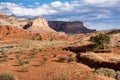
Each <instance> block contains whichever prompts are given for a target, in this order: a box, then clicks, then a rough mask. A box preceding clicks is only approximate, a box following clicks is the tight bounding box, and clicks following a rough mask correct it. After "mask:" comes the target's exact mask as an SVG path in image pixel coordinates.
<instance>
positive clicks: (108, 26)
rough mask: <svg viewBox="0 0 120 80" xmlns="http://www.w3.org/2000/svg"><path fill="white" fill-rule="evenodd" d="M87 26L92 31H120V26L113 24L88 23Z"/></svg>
mask: <svg viewBox="0 0 120 80" xmlns="http://www.w3.org/2000/svg"><path fill="white" fill-rule="evenodd" d="M85 26H86V27H87V28H90V29H96V30H110V29H120V24H113V23H101V22H100V23H94V22H87V23H85Z"/></svg>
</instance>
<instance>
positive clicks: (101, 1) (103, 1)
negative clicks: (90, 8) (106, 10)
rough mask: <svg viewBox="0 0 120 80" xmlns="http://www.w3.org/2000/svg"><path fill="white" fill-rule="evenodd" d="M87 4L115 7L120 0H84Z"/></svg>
mask: <svg viewBox="0 0 120 80" xmlns="http://www.w3.org/2000/svg"><path fill="white" fill-rule="evenodd" d="M83 2H84V3H85V4H87V5H88V4H89V5H96V7H115V6H116V5H119V2H120V0H83Z"/></svg>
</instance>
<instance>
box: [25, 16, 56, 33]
mask: <svg viewBox="0 0 120 80" xmlns="http://www.w3.org/2000/svg"><path fill="white" fill-rule="evenodd" d="M24 29H26V30H28V31H30V32H35V33H55V32H56V31H55V30H53V29H51V28H50V27H49V26H48V22H47V20H46V19H44V18H36V19H35V20H33V21H29V23H28V24H27V25H25V27H24Z"/></svg>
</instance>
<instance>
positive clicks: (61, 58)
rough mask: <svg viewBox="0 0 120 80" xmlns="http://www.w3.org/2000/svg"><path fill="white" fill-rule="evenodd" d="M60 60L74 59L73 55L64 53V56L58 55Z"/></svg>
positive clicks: (68, 60) (69, 60)
mask: <svg viewBox="0 0 120 80" xmlns="http://www.w3.org/2000/svg"><path fill="white" fill-rule="evenodd" d="M59 61H60V62H71V61H76V59H75V57H73V56H72V54H69V55H66V56H60V57H59Z"/></svg>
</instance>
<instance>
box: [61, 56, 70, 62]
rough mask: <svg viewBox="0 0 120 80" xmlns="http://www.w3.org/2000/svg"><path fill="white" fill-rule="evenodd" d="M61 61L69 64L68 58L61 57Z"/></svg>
mask: <svg viewBox="0 0 120 80" xmlns="http://www.w3.org/2000/svg"><path fill="white" fill-rule="evenodd" d="M59 61H60V62H67V61H68V56H60V57H59Z"/></svg>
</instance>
